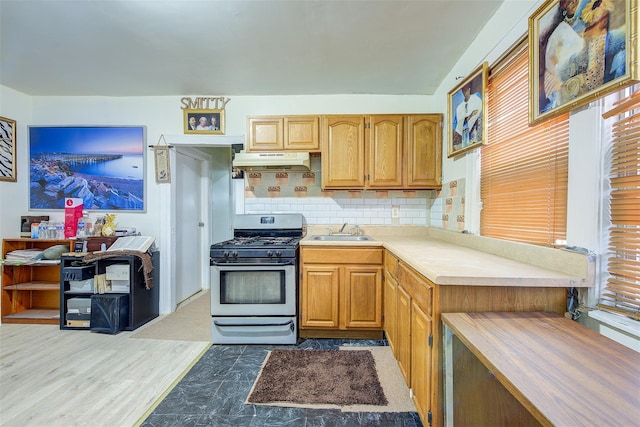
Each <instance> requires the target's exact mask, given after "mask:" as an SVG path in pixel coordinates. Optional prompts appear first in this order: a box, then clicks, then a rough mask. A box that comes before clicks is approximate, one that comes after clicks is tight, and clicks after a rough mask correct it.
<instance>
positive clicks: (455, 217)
mask: <svg viewBox="0 0 640 427" xmlns="http://www.w3.org/2000/svg"><path fill="white" fill-rule="evenodd" d="M432 194H433V198H431V199H430V200H429V201H428V205H429V221H430V225H431V227H437V228H444V229H447V230H454V231H462V230H464V229H465V220H464V207H465V206H464V203H465V197H464V195H465V180H464V178H462V179H457V180H455V181H450V182H445V183H443V184H442V190H440V191H435V192H433V193H432Z"/></svg>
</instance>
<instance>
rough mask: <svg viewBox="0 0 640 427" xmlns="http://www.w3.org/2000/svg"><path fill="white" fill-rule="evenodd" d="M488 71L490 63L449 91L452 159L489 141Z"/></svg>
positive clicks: (476, 70) (450, 151)
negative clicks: (487, 115) (486, 113)
mask: <svg viewBox="0 0 640 427" xmlns="http://www.w3.org/2000/svg"><path fill="white" fill-rule="evenodd" d="M488 70H489V67H488V65H487V63H486V62H484V63H482V65H480V66H479V67H478V68H476V69H475V70H474V71H473V73H471V75H469V76H468V77H466V78H465V79H464V80H462V82H460V84H458V86H456V87H455V88H454V89H453V90H451V91H450V92H449V96H448V97H447V104H448V112H449V130H448V141H449V151H448V157H453V156H457V155H458V154H461V153H464V152H465V151H468V150H471V149H472V148H476V147H478V146H480V145H482V144H484V143H485V142H486V139H487V130H486V129H487V126H486V120H485V117H484V114H485V111H486V110H487V108H486V105H487V97H486V93H487V78H488V74H489V71H488Z"/></svg>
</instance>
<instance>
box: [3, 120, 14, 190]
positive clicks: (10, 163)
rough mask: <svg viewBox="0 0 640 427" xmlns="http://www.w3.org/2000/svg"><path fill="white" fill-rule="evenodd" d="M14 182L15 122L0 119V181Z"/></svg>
mask: <svg viewBox="0 0 640 427" xmlns="http://www.w3.org/2000/svg"><path fill="white" fill-rule="evenodd" d="M16 180H17V175H16V121H15V120H11V119H7V118H5V117H0V181H9V182H16Z"/></svg>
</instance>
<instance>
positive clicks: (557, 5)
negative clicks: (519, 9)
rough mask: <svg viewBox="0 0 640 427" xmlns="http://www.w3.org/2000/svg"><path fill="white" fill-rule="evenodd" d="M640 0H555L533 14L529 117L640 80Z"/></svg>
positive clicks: (582, 102) (544, 115)
mask: <svg viewBox="0 0 640 427" xmlns="http://www.w3.org/2000/svg"><path fill="white" fill-rule="evenodd" d="M638 73H639V71H638V3H637V1H634V0H549V1H547V2H545V3H544V4H543V5H542V6H540V7H539V8H538V10H536V12H535V13H534V14H533V15H531V16H530V17H529V123H536V122H539V121H541V120H544V119H546V118H549V117H552V116H554V115H556V114H559V113H562V112H566V111H569V110H572V109H574V108H576V107H579V106H582V105H585V104H588V103H589V102H591V101H593V100H594V99H597V98H599V97H602V96H604V95H606V94H608V93H610V92H612V91H615V90H617V89H620V88H622V87H624V86H627V85H629V84H631V83H634V82H636V81H638V79H639V78H640V77H639V74H638Z"/></svg>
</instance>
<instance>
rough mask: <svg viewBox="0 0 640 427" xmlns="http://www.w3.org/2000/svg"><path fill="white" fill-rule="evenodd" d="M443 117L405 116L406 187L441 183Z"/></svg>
mask: <svg viewBox="0 0 640 427" xmlns="http://www.w3.org/2000/svg"><path fill="white" fill-rule="evenodd" d="M442 121H443V117H442V114H416V115H411V116H406V117H405V123H406V125H405V126H406V140H405V145H404V158H405V165H406V167H405V168H404V171H405V175H404V186H405V187H407V188H440V187H441V186H442Z"/></svg>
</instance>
